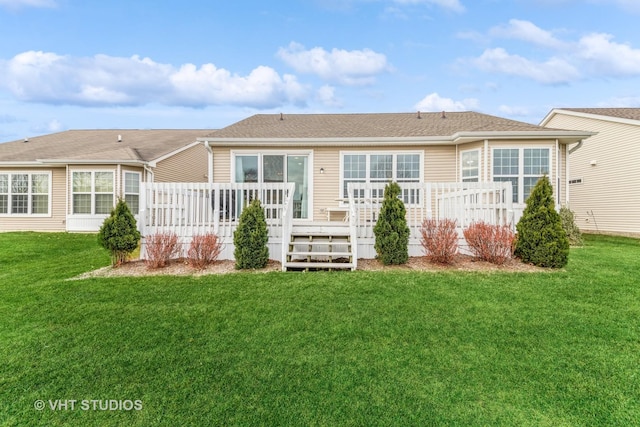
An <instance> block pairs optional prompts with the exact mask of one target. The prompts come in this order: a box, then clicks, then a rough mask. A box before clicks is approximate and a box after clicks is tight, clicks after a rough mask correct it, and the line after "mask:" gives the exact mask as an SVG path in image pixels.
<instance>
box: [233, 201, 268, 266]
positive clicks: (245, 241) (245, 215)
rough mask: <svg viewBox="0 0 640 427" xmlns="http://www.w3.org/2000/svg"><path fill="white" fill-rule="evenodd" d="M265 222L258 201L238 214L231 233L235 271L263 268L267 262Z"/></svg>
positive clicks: (262, 210)
mask: <svg viewBox="0 0 640 427" xmlns="http://www.w3.org/2000/svg"><path fill="white" fill-rule="evenodd" d="M268 240H269V235H268V233H267V221H266V220H265V217H264V209H263V208H262V205H261V204H260V200H258V199H254V200H253V201H252V202H251V203H250V204H249V206H247V207H246V208H245V209H244V210H243V211H242V214H240V222H239V223H238V228H237V229H236V231H234V232H233V244H234V245H235V250H234V252H233V255H234V257H235V259H236V268H237V269H249V268H264V267H266V266H267V262H269V247H268V246H267V242H268Z"/></svg>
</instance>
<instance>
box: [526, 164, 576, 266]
mask: <svg viewBox="0 0 640 427" xmlns="http://www.w3.org/2000/svg"><path fill="white" fill-rule="evenodd" d="M516 229H517V230H518V239H517V241H516V250H515V255H516V256H517V257H519V258H521V259H522V261H524V262H527V263H531V264H534V265H537V266H539V267H552V268H562V267H564V266H565V265H567V262H568V261H569V240H568V239H567V235H566V233H565V231H564V229H563V228H562V220H561V219H560V215H559V214H558V212H557V211H556V210H555V207H554V203H553V189H552V188H551V182H549V178H547V177H546V176H544V177H542V178H540V180H539V181H538V183H537V184H536V186H535V187H534V188H533V190H532V191H531V195H530V196H529V198H528V199H527V207H526V208H525V209H524V213H523V214H522V218H520V221H519V222H518V224H517V225H516Z"/></svg>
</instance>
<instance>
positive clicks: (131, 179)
mask: <svg viewBox="0 0 640 427" xmlns="http://www.w3.org/2000/svg"><path fill="white" fill-rule="evenodd" d="M124 201H125V202H126V203H127V206H129V210H130V211H131V212H132V213H133V214H134V215H137V214H138V211H139V210H140V173H139V172H125V173H124Z"/></svg>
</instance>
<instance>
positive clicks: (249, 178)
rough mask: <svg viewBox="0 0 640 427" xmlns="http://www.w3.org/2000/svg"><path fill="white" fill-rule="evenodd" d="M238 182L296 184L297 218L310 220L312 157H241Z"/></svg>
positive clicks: (254, 155)
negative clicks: (310, 159) (310, 170)
mask: <svg viewBox="0 0 640 427" xmlns="http://www.w3.org/2000/svg"><path fill="white" fill-rule="evenodd" d="M234 165H235V177H234V178H235V182H247V183H249V182H255V183H258V182H264V183H278V182H283V183H284V182H293V183H295V184H296V186H295V192H294V194H293V217H294V218H299V219H306V218H309V155H308V154H237V155H236V156H235V160H234Z"/></svg>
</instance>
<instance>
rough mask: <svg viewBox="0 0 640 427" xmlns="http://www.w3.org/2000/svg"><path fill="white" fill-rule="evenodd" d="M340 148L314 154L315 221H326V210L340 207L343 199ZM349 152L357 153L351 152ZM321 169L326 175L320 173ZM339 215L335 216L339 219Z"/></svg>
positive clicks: (327, 148) (327, 149) (324, 148)
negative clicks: (340, 199)
mask: <svg viewBox="0 0 640 427" xmlns="http://www.w3.org/2000/svg"><path fill="white" fill-rule="evenodd" d="M340 151H341V148H340V147H321V148H316V149H315V150H314V152H313V156H314V159H313V160H314V170H313V184H314V189H313V190H314V191H313V219H314V220H315V221H325V220H326V219H327V213H326V209H327V208H331V207H335V206H338V205H339V204H340V202H339V201H338V200H337V199H339V198H341V197H342V192H341V189H340ZM349 151H357V150H351V149H349ZM320 168H323V169H324V173H323V174H321V173H320ZM339 215H340V214H339V213H336V214H335V216H333V218H334V219H336V218H337V217H339Z"/></svg>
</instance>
